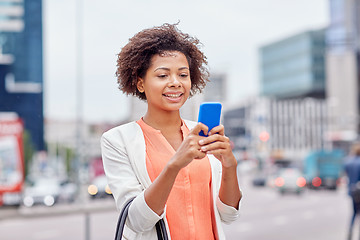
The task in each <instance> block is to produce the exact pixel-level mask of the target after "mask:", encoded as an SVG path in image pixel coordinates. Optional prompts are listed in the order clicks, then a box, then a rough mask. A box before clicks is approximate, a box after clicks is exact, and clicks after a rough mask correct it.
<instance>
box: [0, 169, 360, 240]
mask: <svg viewBox="0 0 360 240" xmlns="http://www.w3.org/2000/svg"><path fill="white" fill-rule="evenodd" d="M250 179H251V178H250V177H248V176H242V177H240V184H241V187H242V190H243V193H244V198H243V200H242V203H241V204H242V205H241V216H240V218H239V220H237V221H236V222H235V223H233V224H231V225H224V228H225V232H226V235H227V239H228V240H237V239H241V240H263V239H264V240H275V239H276V240H298V239H299V240H300V239H301V240H303V239H309V240H312V239H314V240H315V239H321V240H342V239H344V240H345V239H346V233H347V231H346V230H347V226H348V222H349V218H350V214H351V208H350V199H349V198H348V197H347V195H346V192H345V188H341V189H338V190H337V191H310V190H308V191H306V192H304V194H303V195H301V196H296V195H285V196H281V195H279V194H278V193H277V192H276V191H274V189H271V188H261V187H260V188H259V187H258V188H254V187H252V186H251V184H249V183H250ZM100 205H101V206H108V207H105V208H103V210H101V208H97V206H100ZM91 206H95V207H94V209H97V210H96V211H95V210H94V211H93V212H92V213H90V215H88V218H87V215H86V214H84V213H82V211H72V210H71V209H72V208H74V206H66V205H58V206H54V207H51V208H46V207H37V208H30V209H21V210H22V213H23V214H22V216H23V217H21V218H19V217H17V218H13V217H10V218H0V219H2V220H0V236H1V237H0V239H2V240H18V239H19V240H20V239H27V240H63V239H69V240H72V239H74V240H83V239H84V240H102V239H113V237H114V229H115V225H116V221H117V212H116V211H115V208H114V207H113V202H112V200H111V199H107V200H101V201H97V202H92V203H90V207H89V208H86V209H88V210H89V209H92V207H91ZM64 209H67V210H66V211H65V213H64V214H61V212H62V211H63V210H64ZM69 209H70V211H69ZM74 209H75V208H74ZM89 211H90V210H89ZM32 212H38V213H39V212H40V213H42V214H38V217H32V214H31V213H32ZM44 212H49V214H43V213H44ZM51 212H53V213H54V214H52V213H51ZM90 212H91V211H90ZM4 213H5V211H3V210H0V216H1V214H2V216H4ZM87 220H89V221H88V223H89V226H90V228H89V229H90V235H89V238H87V239H86V228H85V226H86V222H87ZM358 221H359V222H360V219H359V220H358ZM358 225H360V224H359V223H358ZM356 232H358V230H356Z"/></svg>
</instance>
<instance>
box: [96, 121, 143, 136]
mask: <svg viewBox="0 0 360 240" xmlns="http://www.w3.org/2000/svg"><path fill="white" fill-rule="evenodd" d="M139 130H141V128H140V126H139V125H138V124H137V123H136V122H135V121H132V122H128V123H125V124H122V125H119V126H116V127H113V128H111V129H109V130H107V131H106V132H104V133H103V134H102V138H106V139H111V138H117V139H119V136H125V137H126V136H127V137H130V136H132V135H135V134H136V133H137V132H138V131H139Z"/></svg>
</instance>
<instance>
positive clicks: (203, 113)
mask: <svg viewBox="0 0 360 240" xmlns="http://www.w3.org/2000/svg"><path fill="white" fill-rule="evenodd" d="M221 107H222V106H221V103H219V102H204V103H202V104H200V109H199V118H198V122H201V123H203V124H205V125H206V126H208V128H209V131H210V130H211V129H213V128H214V127H216V126H219V124H220V116H221ZM199 135H200V136H204V137H207V136H208V135H205V134H204V132H203V131H201V132H200V133H199Z"/></svg>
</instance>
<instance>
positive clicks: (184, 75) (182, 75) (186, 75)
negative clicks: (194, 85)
mask: <svg viewBox="0 0 360 240" xmlns="http://www.w3.org/2000/svg"><path fill="white" fill-rule="evenodd" d="M188 76H189V75H188V74H186V73H183V74H180V77H183V78H186V77H188Z"/></svg>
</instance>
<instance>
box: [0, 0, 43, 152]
mask: <svg viewBox="0 0 360 240" xmlns="http://www.w3.org/2000/svg"><path fill="white" fill-rule="evenodd" d="M42 53H43V51H42V1H41V0H31V1H25V0H11V1H10V0H7V1H0V112H16V113H17V114H18V115H19V116H20V117H21V118H22V119H23V121H24V124H25V129H26V130H28V131H29V133H30V134H31V137H32V141H33V144H34V146H35V148H36V149H37V150H43V149H44V136H43V135H44V126H43V59H42Z"/></svg>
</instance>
